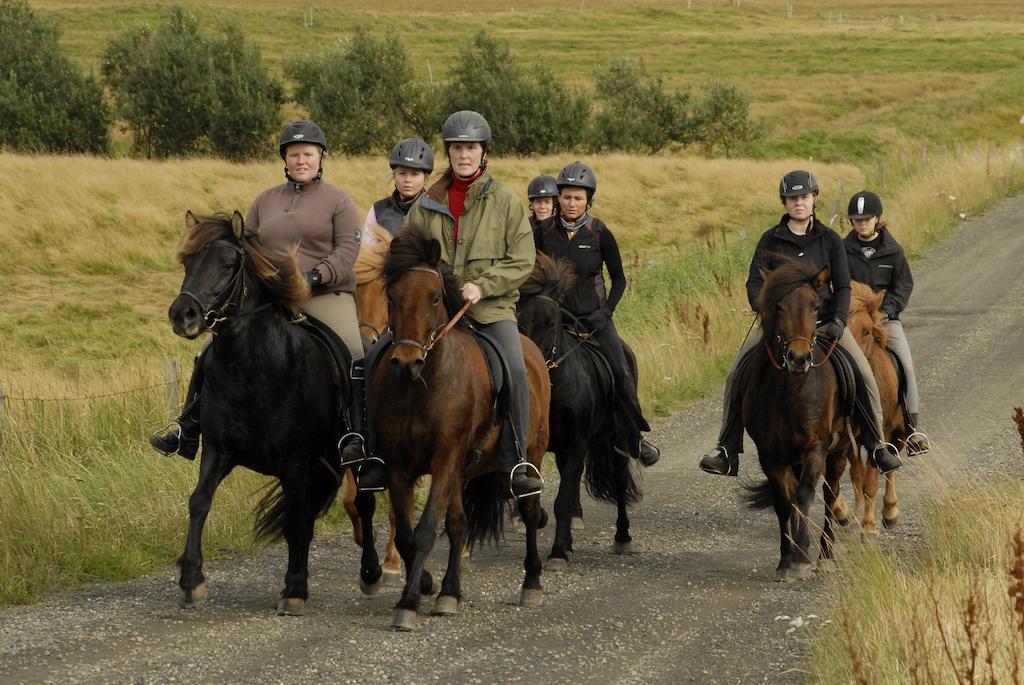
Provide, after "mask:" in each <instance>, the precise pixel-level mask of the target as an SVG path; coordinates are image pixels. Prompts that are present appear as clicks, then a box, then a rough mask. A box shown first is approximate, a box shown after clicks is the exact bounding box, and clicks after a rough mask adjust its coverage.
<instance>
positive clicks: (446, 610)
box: [430, 595, 459, 616]
mask: <svg viewBox="0 0 1024 685" xmlns="http://www.w3.org/2000/svg"><path fill="white" fill-rule="evenodd" d="M430 613H432V614H433V615H434V616H454V615H455V614H457V613H459V600H458V599H456V598H455V597H452V596H451V595H438V596H437V599H436V600H434V608H433V610H431V612H430Z"/></svg>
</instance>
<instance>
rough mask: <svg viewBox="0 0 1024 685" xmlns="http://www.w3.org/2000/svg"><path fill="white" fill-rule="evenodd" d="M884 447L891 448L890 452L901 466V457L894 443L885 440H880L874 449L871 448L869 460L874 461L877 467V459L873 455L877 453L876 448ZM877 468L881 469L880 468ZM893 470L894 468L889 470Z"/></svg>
mask: <svg viewBox="0 0 1024 685" xmlns="http://www.w3.org/2000/svg"><path fill="white" fill-rule="evenodd" d="M886 447H889V448H892V453H893V454H895V455H896V460H897V461H898V462H899V463H900V466H903V458H902V457H901V456H900V451H899V450H898V449H896V445H894V444H892V443H891V442H886V441H885V440H882V441H881V442H879V443H878V444H877V445H876V446H875V449H873V450H871V461H872V462H873V463H874V465H875V468H876V469H877V468H878V459H877V458H876V457H875V455H876V454H877V453H878V450H880V449H885V448H886ZM878 470H879V471H881V469H878ZM895 470H896V469H890V471H895ZM885 473H889V471H885Z"/></svg>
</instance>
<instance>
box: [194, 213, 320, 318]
mask: <svg viewBox="0 0 1024 685" xmlns="http://www.w3.org/2000/svg"><path fill="white" fill-rule="evenodd" d="M195 218H196V221H197V223H196V224H194V225H193V226H191V227H189V228H188V229H187V230H186V231H185V234H184V235H183V236H182V238H181V242H180V243H179V245H178V253H177V258H178V261H179V262H181V263H184V261H185V258H186V257H190V256H192V255H194V254H198V253H199V252H202V251H203V249H204V248H205V247H206V246H207V245H209V244H210V243H212V242H214V241H216V240H226V241H228V242H231V243H233V244H236V245H241V247H242V249H243V250H245V253H246V255H247V256H248V257H249V259H248V263H249V267H248V268H249V269H250V270H251V272H252V274H253V275H254V276H256V278H257V279H259V280H260V282H261V283H263V285H264V286H266V288H267V290H268V292H269V294H270V296H271V297H272V298H273V299H274V300H276V301H278V302H280V303H281V304H283V305H285V306H287V307H295V306H297V305H298V304H299V303H301V302H302V301H304V300H305V299H306V298H308V297H309V286H307V285H306V279H305V277H304V276H303V274H302V272H301V271H300V270H299V262H298V245H296V246H295V247H293V248H292V249H291V250H289V251H288V253H287V254H285V255H284V256H277V255H274V254H272V253H271V252H269V251H268V250H267V249H266V248H265V247H263V244H262V242H260V239H259V235H258V234H255V233H250V232H248V231H246V232H245V233H243V234H242V240H241V241H239V240H237V239H236V238H235V235H234V230H233V229H232V227H231V215H230V214H225V213H224V212H218V213H217V214H211V215H209V216H200V215H196V216H195Z"/></svg>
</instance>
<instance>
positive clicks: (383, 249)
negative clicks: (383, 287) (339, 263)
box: [353, 224, 393, 285]
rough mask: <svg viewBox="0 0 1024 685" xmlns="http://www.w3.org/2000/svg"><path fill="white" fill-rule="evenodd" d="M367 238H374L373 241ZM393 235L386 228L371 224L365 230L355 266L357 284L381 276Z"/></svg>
mask: <svg viewBox="0 0 1024 685" xmlns="http://www.w3.org/2000/svg"><path fill="white" fill-rule="evenodd" d="M365 238H372V240H373V242H370V241H369V240H366V239H365ZM392 238H393V236H392V235H391V234H390V233H389V232H388V230H387V229H386V228H384V227H383V226H380V225H378V224H371V225H370V226H369V228H368V229H367V230H366V231H365V235H364V240H363V242H362V243H360V245H359V254H358V255H357V256H356V263H355V266H354V267H353V269H354V271H355V273H356V285H362V284H364V283H369V282H370V281H374V280H377V279H378V278H380V277H381V273H382V271H383V269H384V260H385V259H387V256H388V250H389V249H390V248H391V240H392Z"/></svg>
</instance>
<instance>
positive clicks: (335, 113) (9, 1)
mask: <svg viewBox="0 0 1024 685" xmlns="http://www.w3.org/2000/svg"><path fill="white" fill-rule="evenodd" d="M25 27H27V30H25ZM57 37H58V31H57V28H56V26H55V25H53V24H52V23H51V22H48V21H46V20H45V19H43V18H40V17H38V16H37V15H36V14H35V13H34V12H33V11H32V9H31V8H30V7H29V6H28V4H27V2H26V1H25V0H0V44H2V45H5V50H4V51H2V52H0V122H2V123H0V147H6V148H9V149H14V150H30V151H44V150H45V151H57V152H104V151H107V150H108V148H109V134H108V131H109V129H110V126H111V125H112V122H114V121H116V122H118V125H120V126H121V127H122V128H123V129H124V130H125V131H127V132H129V133H130V134H131V140H132V146H133V152H134V154H136V155H140V156H145V157H157V158H163V157H172V156H188V155H215V156H221V157H226V158H229V159H233V160H244V159H251V158H259V157H265V156H267V155H269V154H270V152H271V151H272V150H274V149H275V148H274V146H273V144H272V141H273V138H274V135H275V133H276V132H277V130H278V129H279V128H280V126H281V124H282V113H281V106H282V105H283V104H284V102H285V101H286V98H285V86H284V83H283V82H282V81H281V79H279V78H278V77H276V76H275V75H273V74H272V73H270V72H269V70H268V69H267V68H266V65H265V64H264V62H263V59H262V56H261V54H260V51H259V49H258V48H257V47H256V46H255V45H254V44H253V43H252V42H250V41H247V39H246V37H245V35H244V34H243V33H242V31H241V30H240V29H239V28H238V27H237V26H235V25H231V24H228V25H225V26H224V27H222V28H220V29H219V30H215V31H210V30H208V29H207V28H206V27H204V26H203V25H202V23H201V22H200V21H199V19H198V18H197V17H196V16H195V15H194V14H193V13H191V12H190V11H188V10H187V9H185V8H183V7H181V6H173V7H171V8H170V9H169V10H167V11H166V12H165V13H164V15H163V16H162V18H161V20H160V22H159V23H157V24H156V25H149V24H138V25H136V26H133V27H130V28H128V29H126V30H124V31H123V32H122V33H120V34H119V35H118V36H116V37H115V38H114V39H113V40H112V41H111V43H110V44H109V45H108V47H107V49H106V51H105V52H104V56H103V65H102V80H100V79H97V78H95V77H94V76H93V75H91V74H83V73H82V72H81V70H79V69H78V68H77V67H76V66H75V65H74V64H73V63H72V62H71V61H70V60H68V59H67V57H65V56H64V55H63V54H62V52H61V50H60V47H59V45H58V43H57ZM40 75H45V76H44V77H40ZM284 76H285V78H287V79H288V80H289V81H290V82H292V83H294V84H295V86H294V89H293V92H292V95H291V99H292V100H293V101H294V102H296V103H298V104H299V105H300V106H301V107H302V108H304V109H305V110H306V111H307V112H309V116H310V118H312V119H314V120H316V121H317V122H318V123H320V124H321V125H322V126H323V128H324V130H325V131H326V132H327V135H328V142H329V144H330V145H331V147H332V149H333V150H335V151H337V152H342V153H347V154H366V153H374V152H383V151H385V150H387V149H389V148H390V147H391V146H392V145H393V144H394V143H395V141H397V140H399V139H400V138H402V137H405V136H408V135H413V134H415V135H419V136H421V137H423V138H426V139H427V140H430V139H431V138H432V137H434V136H436V135H437V133H438V129H439V127H440V122H441V121H443V120H444V118H445V116H447V114H448V113H450V112H453V111H456V110H459V109H475V110H477V111H479V112H480V113H482V114H483V115H484V116H485V117H487V119H488V120H489V121H490V123H491V126H492V128H493V129H494V131H495V140H494V150H495V151H496V152H498V153H513V154H531V153H553V152H561V151H566V150H580V149H584V150H593V151H613V150H617V151H628V152H657V151H658V150H662V149H664V148H667V147H673V146H674V147H686V146H690V145H698V146H700V147H701V148H702V149H703V150H704V151H705V152H706V153H707V154H713V153H715V152H716V151H722V152H725V153H726V154H730V153H731V152H732V151H733V150H734V149H735V148H736V146H737V145H739V144H741V143H745V142H749V141H753V140H756V139H758V138H759V137H760V136H761V135H763V128H764V127H763V125H762V124H761V123H760V122H758V121H755V120H753V119H752V118H751V116H750V112H749V100H748V98H747V96H746V95H745V94H744V93H743V92H741V91H740V90H738V89H737V88H735V87H734V86H732V85H730V84H727V83H720V82H712V83H710V84H709V85H708V86H706V87H705V88H704V89H703V90H702V91H701V92H699V93H694V92H693V91H691V90H684V91H678V92H669V91H667V90H666V88H665V86H664V84H663V82H662V80H661V78H659V77H658V76H656V75H653V74H651V73H649V72H648V70H647V68H646V66H645V65H644V63H643V62H642V61H638V60H631V59H628V58H618V59H616V60H615V61H613V62H611V63H609V64H603V65H600V66H598V67H596V68H595V70H594V82H595V88H594V92H593V94H589V93H580V92H574V91H572V90H571V89H569V88H567V87H566V86H565V84H564V83H562V82H560V81H559V80H558V79H557V78H556V76H555V74H554V73H553V72H552V71H551V69H550V68H549V67H547V66H546V65H543V64H540V65H537V64H531V65H526V66H524V65H522V64H520V63H519V61H518V60H517V59H516V57H515V55H514V54H513V52H512V49H511V47H510V46H509V45H508V43H506V42H504V41H501V40H498V39H496V38H494V37H492V36H490V35H488V34H487V33H486V32H484V31H481V32H479V33H478V34H477V35H476V36H475V38H474V39H473V41H472V43H470V44H468V45H465V46H463V47H462V48H460V50H459V56H458V59H456V60H455V68H454V69H453V71H452V72H451V74H450V76H449V78H448V80H447V81H446V82H443V83H438V84H435V83H429V84H426V83H422V82H419V81H417V79H416V75H415V73H414V69H413V63H412V60H411V58H410V57H409V53H408V51H407V50H406V48H405V46H404V44H403V43H402V40H401V38H400V36H399V35H398V33H397V32H395V31H394V30H389V31H387V32H385V33H384V35H383V36H378V35H375V34H374V33H372V32H371V31H370V30H369V29H367V28H365V27H361V28H357V29H356V30H355V31H354V32H353V34H352V35H351V36H349V37H347V38H345V39H342V40H339V41H338V42H337V43H335V44H333V45H330V46H328V47H325V48H322V49H320V50H318V51H315V52H311V53H308V54H305V55H301V56H298V57H295V58H292V59H290V60H288V61H286V62H285V64H284ZM104 89H105V92H106V97H104ZM8 122H10V123H8Z"/></svg>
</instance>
